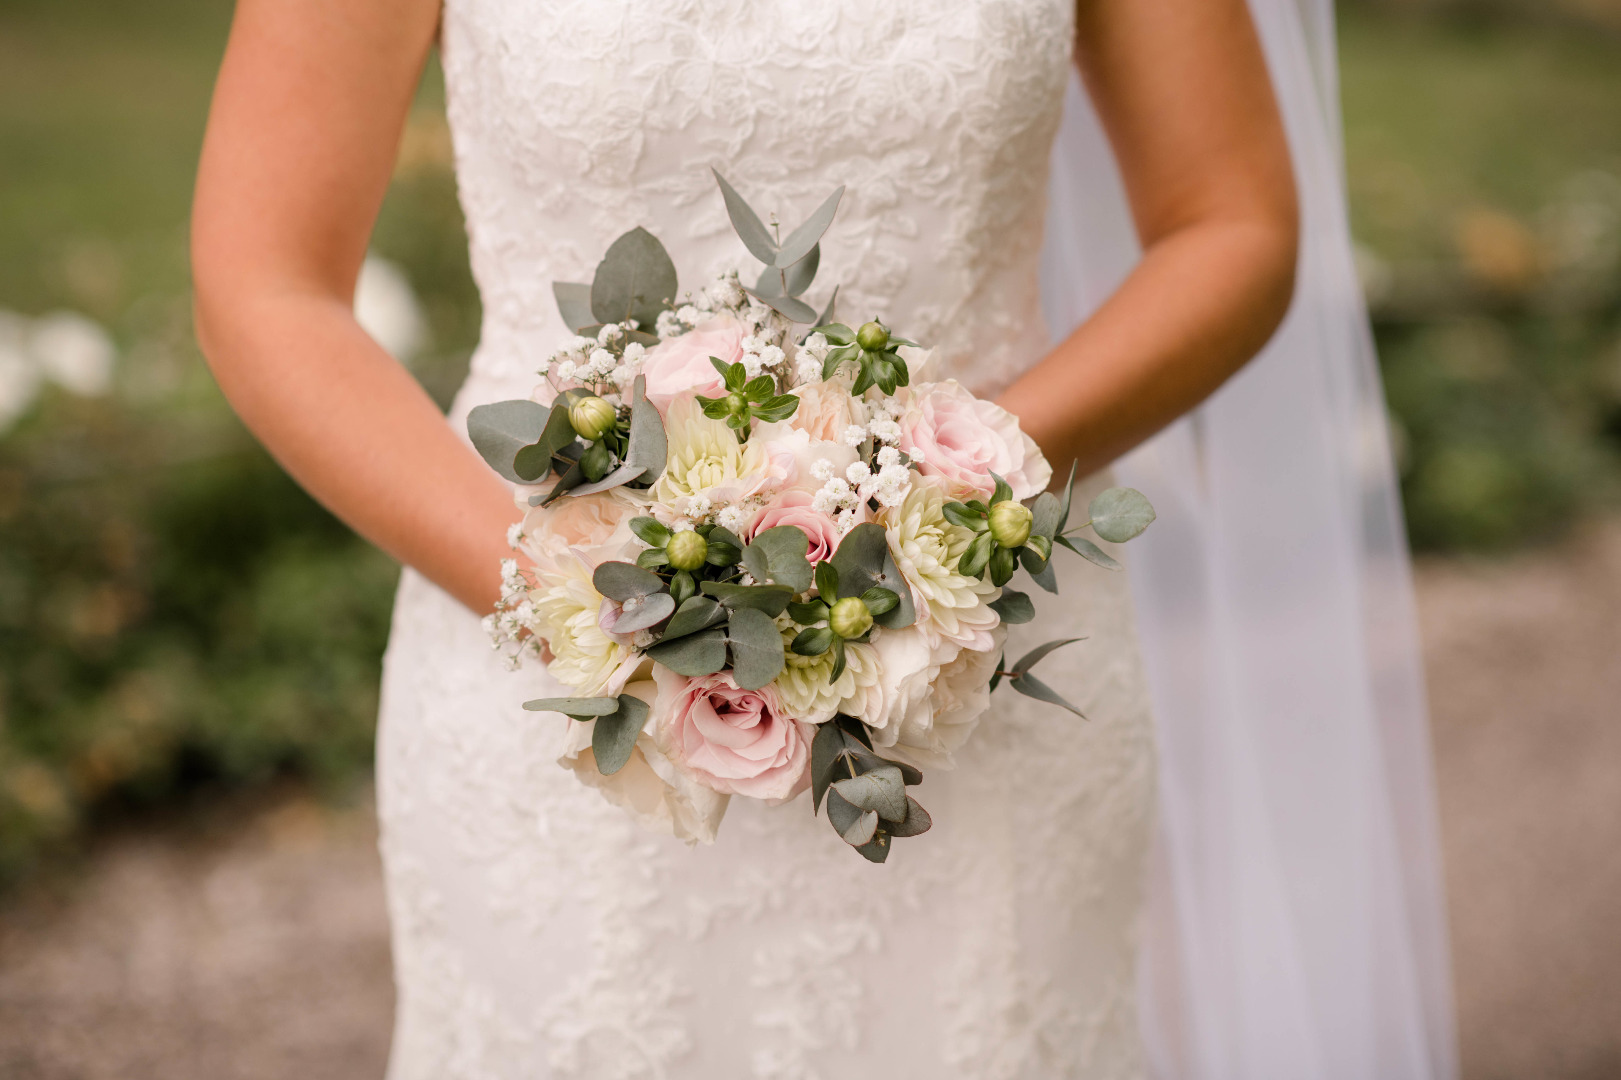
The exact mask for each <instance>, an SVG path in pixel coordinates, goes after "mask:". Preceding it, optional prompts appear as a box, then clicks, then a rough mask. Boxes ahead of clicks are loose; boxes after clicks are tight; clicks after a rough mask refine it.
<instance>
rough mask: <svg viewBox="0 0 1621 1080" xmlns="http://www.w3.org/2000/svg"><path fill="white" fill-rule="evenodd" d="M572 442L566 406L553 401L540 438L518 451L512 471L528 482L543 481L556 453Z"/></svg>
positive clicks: (550, 469)
mask: <svg viewBox="0 0 1621 1080" xmlns="http://www.w3.org/2000/svg"><path fill="white" fill-rule="evenodd" d="M573 442H574V425H573V424H571V423H569V420H568V406H567V404H565V403H564V402H562V401H555V402H553V403H552V407H551V411H550V412H549V413H547V415H546V426H545V427H544V428H543V429H541V433H540V438H539V439H537V440H536V441H535V442H533V443H530V444H529V445H528V446H526V447H524V448H523V449H521V450H519V451H518V453H517V456H516V457H514V458H513V461H512V470H513V472H515V473H517V474H518V475H519V476H520V477H522V478H524V479H525V480H526V481H529V482H533V481H535V480H541V479H544V478H545V477H546V474H548V473H550V472H551V471H552V468H553V466H554V464H555V459H556V455H557V453H558V452H559V451H561V450H562V449H563V448H564V447H565V446H570V445H572V444H573Z"/></svg>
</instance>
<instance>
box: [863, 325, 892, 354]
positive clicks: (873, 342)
mask: <svg viewBox="0 0 1621 1080" xmlns="http://www.w3.org/2000/svg"><path fill="white" fill-rule="evenodd" d="M856 344H857V345H860V346H861V347H862V348H863V349H866V350H867V351H868V352H882V351H883V350H884V349H885V348H887V347H888V346H889V331H888V330H885V329H884V324H883V323H877V322H870V323H863V324H862V325H861V329H860V330H857V331H856Z"/></svg>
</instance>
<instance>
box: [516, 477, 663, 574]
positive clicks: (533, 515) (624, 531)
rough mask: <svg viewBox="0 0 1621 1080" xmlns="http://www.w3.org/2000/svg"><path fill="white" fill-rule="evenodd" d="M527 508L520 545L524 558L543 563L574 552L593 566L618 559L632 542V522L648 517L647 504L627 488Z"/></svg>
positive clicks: (568, 497) (570, 497)
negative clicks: (636, 518)
mask: <svg viewBox="0 0 1621 1080" xmlns="http://www.w3.org/2000/svg"><path fill="white" fill-rule="evenodd" d="M525 506H526V509H525V513H524V516H523V525H522V526H521V528H522V530H523V538H522V539H521V540H520V541H519V544H518V546H519V549H520V550H522V551H523V552H524V554H526V555H528V556H529V557H530V558H531V559H534V560H536V561H537V562H544V561H546V560H549V559H555V558H557V557H559V556H561V555H562V554H563V553H564V552H567V551H570V550H573V551H576V552H579V553H580V554H581V555H582V556H584V557H585V558H586V561H588V562H590V563H591V564H592V565H593V566H594V565H596V564H597V563H600V562H603V561H605V560H607V559H613V558H619V557H620V556H621V554H622V553H623V551H624V550H625V549H626V547H627V546H628V545H630V543H631V540H632V539H633V534H632V533H631V531H630V519H631V518H633V517H635V516H636V515H637V514H645V513H647V508H646V506H645V504H644V502H643V501H642V500H641V499H640V498H639V497H638V496H636V495H633V494H631V493H630V492H628V491H626V490H625V489H624V488H614V489H612V490H610V491H604V492H599V493H597V494H595V495H578V496H564V497H563V498H561V499H558V500H557V501H556V502H554V503H552V504H551V505H550V506H545V507H541V506H527V504H525ZM599 556H600V557H599Z"/></svg>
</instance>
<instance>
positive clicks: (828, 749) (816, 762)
mask: <svg viewBox="0 0 1621 1080" xmlns="http://www.w3.org/2000/svg"><path fill="white" fill-rule="evenodd" d="M843 749H844V738H843V736H842V735H841V734H840V733H839V726H838V724H836V723H831V722H830V723H826V724H821V725H819V726H818V727H817V729H816V737H815V738H814V739H812V740H811V763H810V777H811V813H813V814H814V813H815V812H816V811H817V810H819V809H821V806H822V795H823V793H824V792H826V791H827V787H828V785H829V784H831V783H832V782H833V772H834V766H835V765H837V764H838V760H839V754H840V752H841V751H842V750H843Z"/></svg>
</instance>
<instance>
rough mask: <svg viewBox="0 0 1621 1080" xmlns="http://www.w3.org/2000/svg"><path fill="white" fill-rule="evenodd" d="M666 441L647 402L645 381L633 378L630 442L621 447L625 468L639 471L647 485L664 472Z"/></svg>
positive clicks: (655, 412)
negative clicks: (628, 467) (638, 467)
mask: <svg viewBox="0 0 1621 1080" xmlns="http://www.w3.org/2000/svg"><path fill="white" fill-rule="evenodd" d="M669 452H670V445H669V439H668V438H667V437H666V436H665V433H664V420H663V419H662V418H661V417H660V416H659V411H658V408H657V407H656V406H655V405H654V404H653V403H652V402H650V401H648V400H647V378H646V376H643V375H638V376H636V381H635V383H633V384H632V385H631V391H630V439H629V440H628V441H627V442H626V444H625V464H627V465H638V466H640V467H641V468H642V470H643V471H642V479H644V480H646V481H647V482H648V483H649V484H652V483H653V482H654V481H656V480H657V479H658V478H659V476H660V475H662V474H663V472H664V464H665V461H666V460H667V458H668V457H669Z"/></svg>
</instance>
